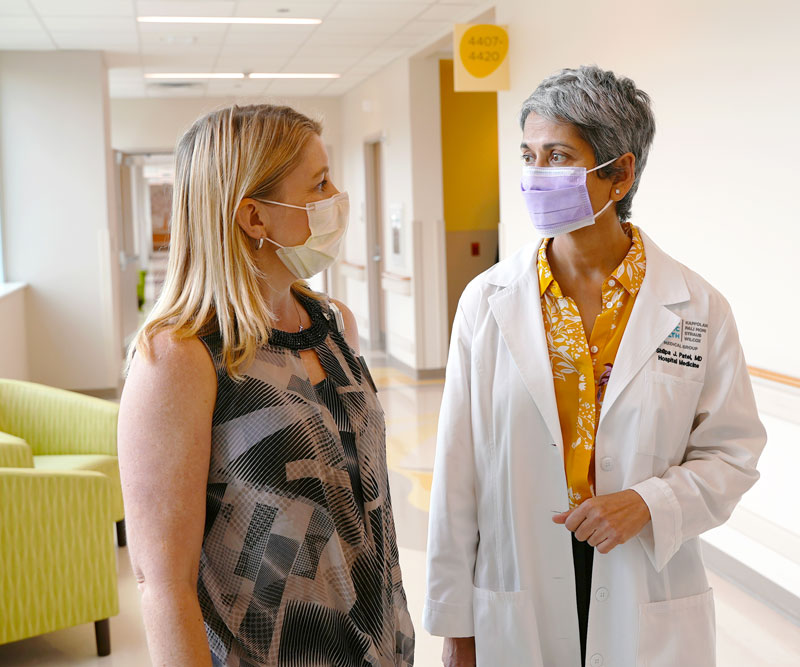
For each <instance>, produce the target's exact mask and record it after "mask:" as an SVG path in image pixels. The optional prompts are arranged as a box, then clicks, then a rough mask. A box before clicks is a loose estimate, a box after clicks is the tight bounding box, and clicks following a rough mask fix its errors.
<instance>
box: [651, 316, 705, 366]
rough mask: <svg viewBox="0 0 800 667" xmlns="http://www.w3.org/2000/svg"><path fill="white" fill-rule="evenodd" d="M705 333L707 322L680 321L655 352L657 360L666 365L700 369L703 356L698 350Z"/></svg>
mask: <svg viewBox="0 0 800 667" xmlns="http://www.w3.org/2000/svg"><path fill="white" fill-rule="evenodd" d="M707 333H708V323H707V322H697V321H694V320H681V323H680V324H679V325H678V326H676V327H675V328H674V329H673V330H672V333H671V334H670V335H669V336H667V339H666V340H665V341H664V342H663V343H662V344H661V346H660V347H659V348H658V349H657V350H656V354H657V355H658V360H659V361H661V362H663V363H666V364H676V365H678V366H688V367H689V368H700V365H701V364H702V363H703V355H701V354H699V350H700V347H701V346H702V345H703V343H704V340H705V336H706V334H707Z"/></svg>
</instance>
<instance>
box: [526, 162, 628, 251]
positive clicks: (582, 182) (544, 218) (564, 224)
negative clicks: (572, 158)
mask: <svg viewBox="0 0 800 667" xmlns="http://www.w3.org/2000/svg"><path fill="white" fill-rule="evenodd" d="M616 159H617V158H614V160H616ZM614 160H609V161H608V162H604V163H603V164H601V165H598V166H596V167H594V168H593V169H589V170H588V171H587V170H586V168H585V167H531V166H527V165H526V166H524V167H523V168H522V182H521V185H522V197H523V199H524V200H525V206H526V207H527V208H528V215H530V217H531V222H533V226H534V227H535V228H536V231H537V232H539V234H541V235H542V236H544V237H547V238H552V237H553V236H557V235H558V234H567V233H569V232H574V231H575V230H576V229H581V228H583V227H588V226H589V225H593V224H594V221H595V219H596V218H597V217H598V216H599V215H601V214H602V213H603V212H604V211H605V210H606V209H607V208H608V207H609V206H611V204H612V203H613V202H614V200H613V199H609V201H608V203H607V204H606V205H605V206H603V208H602V209H600V210H599V211H598V212H597V213H595V212H594V210H593V209H592V202H591V201H590V200H589V191H588V190H587V189H586V174H588V173H589V172H592V171H595V170H597V169H600V168H601V167H605V166H606V165H609V164H611V163H612V162H614Z"/></svg>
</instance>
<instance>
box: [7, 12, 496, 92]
mask: <svg viewBox="0 0 800 667" xmlns="http://www.w3.org/2000/svg"><path fill="white" fill-rule="evenodd" d="M486 4H487V2H486V0H0V50H49V51H53V50H73V49H82V50H83V49H90V50H99V51H103V52H104V53H105V58H106V62H107V64H108V67H109V87H110V93H111V96H112V97H176V96H178V97H206V96H208V97H220V96H229V95H233V96H249V95H253V96H263V95H273V96H274V95H279V96H303V95H331V96H335V95H340V94H342V93H344V92H346V91H347V90H349V89H350V88H352V87H353V86H355V85H356V84H358V83H359V82H360V81H362V80H363V79H365V78H366V77H368V76H369V75H370V74H373V73H374V72H375V71H377V70H378V69H380V68H381V67H383V66H384V65H386V64H388V63H389V62H391V61H392V60H394V59H395V58H398V57H399V56H402V55H405V54H408V53H411V52H414V51H416V50H417V49H419V48H421V47H423V46H426V45H427V44H429V43H430V42H431V41H433V40H435V39H437V38H441V37H442V36H444V35H446V34H447V33H448V32H449V31H450V30H452V26H453V24H454V23H458V22H465V21H469V20H470V19H472V18H473V17H474V16H475V15H476V14H477V13H478V11H479V10H480V9H482V8H483V7H484V6H485V5H486ZM137 16H241V17H280V18H287V17H296V18H318V19H322V23H321V24H319V25H288V26H282V25H198V24H158V23H139V22H138V21H137V20H136V17H137ZM157 72H180V73H185V72H332V73H338V74H341V78H339V79H309V80H277V79H275V80H267V79H252V80H250V79H245V80H235V79H233V80H231V79H228V80H209V81H206V80H202V81H192V82H191V85H184V86H174V85H169V84H168V85H164V83H165V82H159V81H153V80H146V79H145V78H144V75H145V73H157ZM172 83H173V84H174V82H172ZM186 83H189V82H186Z"/></svg>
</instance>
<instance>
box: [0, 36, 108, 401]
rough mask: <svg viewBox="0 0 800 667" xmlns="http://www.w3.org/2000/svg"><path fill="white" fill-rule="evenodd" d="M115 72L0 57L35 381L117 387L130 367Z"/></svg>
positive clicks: (6, 229) (12, 235)
mask: <svg viewBox="0 0 800 667" xmlns="http://www.w3.org/2000/svg"><path fill="white" fill-rule="evenodd" d="M108 127H109V115H108V90H107V74H106V68H105V65H104V63H103V57H102V54H101V53H99V52H88V51H87V52H80V51H58V52H41V51H38V52H21V51H15V52H11V51H6V52H0V164H1V165H2V192H3V202H2V205H3V211H2V219H3V249H4V255H5V257H4V260H5V271H6V279H7V280H9V281H15V282H25V283H28V285H29V288H28V298H27V304H26V305H27V324H28V329H27V345H28V367H29V373H30V379H31V380H33V381H37V382H43V383H46V384H51V385H56V386H61V387H66V388H70V389H105V388H111V387H116V386H117V384H118V381H119V376H120V364H121V359H122V356H121V355H122V350H121V335H120V331H119V321H120V317H119V312H118V310H117V309H116V306H115V299H114V298H113V295H114V294H115V293H116V289H117V282H118V277H119V263H118V260H117V238H116V237H117V224H116V220H115V217H114V216H115V192H114V189H113V188H114V184H113V166H112V161H111V152H110V147H109V142H108V132H109V130H108Z"/></svg>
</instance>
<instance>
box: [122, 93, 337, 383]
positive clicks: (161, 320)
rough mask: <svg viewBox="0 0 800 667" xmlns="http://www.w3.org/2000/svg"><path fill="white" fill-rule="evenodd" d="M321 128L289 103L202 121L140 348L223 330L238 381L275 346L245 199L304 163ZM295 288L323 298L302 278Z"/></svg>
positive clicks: (187, 148) (178, 170) (184, 146)
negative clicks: (161, 336) (240, 216)
mask: <svg viewBox="0 0 800 667" xmlns="http://www.w3.org/2000/svg"><path fill="white" fill-rule="evenodd" d="M321 132H322V126H321V125H320V123H318V122H317V121H314V120H311V119H310V118H308V117H306V116H304V115H303V114H301V113H299V112H297V111H295V110H294V109H292V108H290V107H283V106H273V105H270V104H258V105H250V106H241V107H240V106H231V107H227V108H225V109H220V110H219V111H214V112H212V113H209V114H207V115H206V116H203V117H202V118H199V119H198V120H197V121H195V123H194V125H192V127H191V128H190V129H189V130H188V131H187V132H186V134H184V135H183V137H181V139H180V141H179V142H178V145H177V149H176V152H175V186H174V189H173V196H172V220H171V223H170V247H169V263H168V266H167V275H166V279H165V281H164V287H163V289H162V292H161V295H160V296H159V298H158V300H157V302H156V304H155V306H154V307H153V310H152V312H151V313H150V315H149V316H148V317H147V320H146V321H145V323H144V325H143V326H142V327H141V329H140V330H139V332H138V333H137V335H136V337H135V339H134V340H133V342H132V344H131V347H130V349H129V352H128V360H129V363H130V359H131V358H132V356H133V353H134V351H136V350H138V351H140V352H141V353H142V354H144V355H145V356H147V357H150V356H151V351H152V348H151V344H152V340H153V337H154V336H155V335H156V334H158V333H159V332H161V331H169V332H171V333H172V334H173V335H174V336H175V337H176V338H188V337H190V336H196V335H198V334H199V333H200V332H202V331H204V330H206V329H208V328H209V327H214V328H216V329H218V330H219V332H220V335H221V338H222V361H223V364H224V366H225V368H226V370H227V372H228V374H229V375H230V376H231V377H234V378H240V377H241V370H242V368H243V367H244V366H246V365H247V364H248V363H249V362H250V361H251V360H252V358H253V357H254V355H255V351H256V350H257V349H258V348H259V347H261V346H262V345H265V344H266V343H267V342H268V341H269V335H270V332H271V331H272V327H273V323H274V321H275V317H274V315H273V313H272V312H271V311H270V310H269V308H268V307H267V304H266V303H265V302H264V299H263V297H262V295H261V291H260V290H259V279H261V280H263V278H264V276H263V274H262V272H261V271H260V270H259V268H258V266H257V264H256V261H255V256H254V251H255V246H254V242H253V241H252V239H250V237H248V236H247V235H246V234H245V232H244V231H243V230H242V229H241V227H239V225H238V224H237V222H236V211H237V209H238V207H239V204H240V203H241V201H242V200H243V199H244V198H245V197H255V198H269V197H270V196H272V194H273V193H274V192H275V190H276V189H277V188H278V187H279V186H280V184H281V183H282V182H283V180H284V179H285V178H286V176H287V175H288V174H289V172H291V171H292V169H294V168H295V167H296V166H297V165H298V163H299V162H300V160H301V154H302V150H303V148H304V146H305V145H306V142H307V141H308V139H309V138H310V137H311V136H312V135H313V134H317V135H319V134H321ZM292 291H293V292H295V293H297V292H300V293H303V294H305V295H307V296H311V297H314V298H317V297H318V296H319V295H316V293H315V292H312V291H311V290H310V288H309V287H308V286H307V285H306V284H305V283H303V282H296V283H294V285H292Z"/></svg>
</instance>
